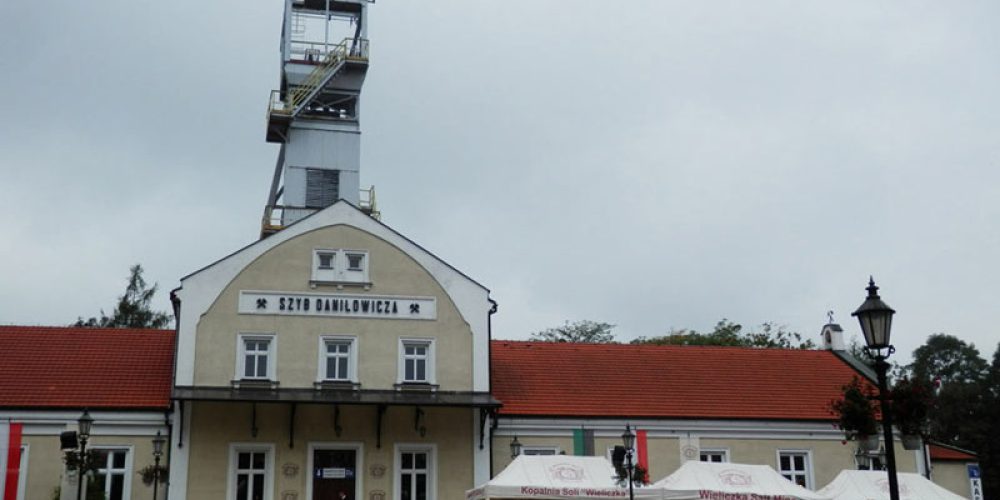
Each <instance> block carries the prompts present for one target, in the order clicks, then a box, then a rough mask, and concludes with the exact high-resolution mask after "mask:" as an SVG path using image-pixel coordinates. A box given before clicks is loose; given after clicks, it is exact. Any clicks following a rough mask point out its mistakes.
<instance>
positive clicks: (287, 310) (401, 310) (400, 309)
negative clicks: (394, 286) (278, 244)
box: [239, 290, 437, 320]
mask: <svg viewBox="0 0 1000 500" xmlns="http://www.w3.org/2000/svg"><path fill="white" fill-rule="evenodd" d="M239 312H240V314H270V315H279V316H333V317H342V318H373V319H423V320H434V319H437V299H436V298H434V297H403V296H397V295H351V294H341V293H302V292H272V291H252V290H242V291H240V301H239Z"/></svg>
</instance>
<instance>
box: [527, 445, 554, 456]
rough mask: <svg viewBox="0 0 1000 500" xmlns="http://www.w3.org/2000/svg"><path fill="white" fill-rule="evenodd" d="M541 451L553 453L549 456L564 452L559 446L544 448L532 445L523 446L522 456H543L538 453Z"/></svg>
mask: <svg viewBox="0 0 1000 500" xmlns="http://www.w3.org/2000/svg"><path fill="white" fill-rule="evenodd" d="M539 451H551V452H552V453H551V454H549V455H558V454H559V453H561V452H562V449H561V448H559V447H558V446H542V445H538V446H535V445H532V446H522V447H521V454H522V455H542V454H541V453H537V452H539ZM532 452H536V453H532Z"/></svg>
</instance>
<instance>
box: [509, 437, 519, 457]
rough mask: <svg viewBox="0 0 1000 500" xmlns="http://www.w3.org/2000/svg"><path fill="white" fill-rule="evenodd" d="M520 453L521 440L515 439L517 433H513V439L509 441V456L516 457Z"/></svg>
mask: <svg viewBox="0 0 1000 500" xmlns="http://www.w3.org/2000/svg"><path fill="white" fill-rule="evenodd" d="M520 454H521V442H520V441H518V440H517V435H516V434H515V435H514V440H513V441H511V442H510V458H512V459H513V458H517V457H518V455H520Z"/></svg>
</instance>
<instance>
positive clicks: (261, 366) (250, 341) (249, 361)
mask: <svg viewBox="0 0 1000 500" xmlns="http://www.w3.org/2000/svg"><path fill="white" fill-rule="evenodd" d="M274 349H275V341H274V335H240V336H239V360H238V363H237V365H238V366H237V373H236V378H237V379H242V380H274V379H275V376H274V373H275V372H274V368H275V367H274V365H275V361H276V356H275V353H274Z"/></svg>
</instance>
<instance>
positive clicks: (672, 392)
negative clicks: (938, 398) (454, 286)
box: [492, 327, 926, 489]
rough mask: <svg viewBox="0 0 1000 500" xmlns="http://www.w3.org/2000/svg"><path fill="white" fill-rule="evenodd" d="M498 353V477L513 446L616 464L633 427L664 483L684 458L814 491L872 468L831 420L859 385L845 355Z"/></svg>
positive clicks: (903, 460)
mask: <svg viewBox="0 0 1000 500" xmlns="http://www.w3.org/2000/svg"><path fill="white" fill-rule="evenodd" d="M827 329H829V327H828V328H827ZM492 352H493V358H492V360H493V394H494V396H495V397H496V398H497V399H499V400H500V401H501V402H502V403H503V408H502V409H501V410H500V414H499V417H498V427H497V429H496V431H495V433H494V443H493V444H494V447H493V459H494V464H495V465H496V466H498V467H499V468H500V469H502V467H503V466H504V465H505V464H506V463H508V462H509V461H510V458H511V457H510V452H509V450H510V447H509V443H510V442H511V440H513V439H514V438H515V437H516V438H517V439H518V442H519V443H521V445H522V446H523V449H524V450H525V452H527V453H546V454H555V453H564V452H565V453H568V454H587V455H595V454H596V455H607V456H610V450H611V449H612V448H613V447H614V446H615V445H620V444H621V435H622V433H623V432H624V430H625V426H626V425H630V426H631V428H632V429H634V430H635V431H636V434H637V436H638V437H637V442H638V443H639V446H638V452H639V457H638V461H639V463H641V464H643V465H644V466H645V467H646V468H647V469H648V470H649V471H650V475H651V476H652V477H653V478H657V479H658V478H660V477H663V476H665V475H667V474H669V473H670V472H672V471H674V470H676V469H677V468H678V467H680V466H681V464H682V463H683V462H685V461H687V460H704V461H713V462H739V463H750V464H764V465H770V466H772V467H774V468H775V469H776V470H778V471H779V472H781V473H782V474H784V475H785V476H786V477H788V478H789V479H791V480H793V481H795V482H797V483H799V484H801V485H803V486H805V487H807V488H814V489H815V488H820V487H822V486H824V485H825V484H827V483H828V482H829V481H831V480H833V478H834V477H835V476H836V475H837V473H838V472H840V471H841V470H842V469H856V468H858V467H859V466H863V467H868V466H870V465H871V464H870V460H869V458H868V457H867V456H861V455H858V454H857V450H856V448H855V446H854V443H853V442H845V441H844V434H843V432H842V431H840V430H839V429H837V428H836V427H835V426H834V425H833V423H832V421H833V416H832V415H831V413H830V410H829V404H830V402H831V401H832V400H834V399H836V398H838V397H839V396H840V394H841V387H842V386H843V385H845V384H847V383H849V382H850V381H851V380H852V379H853V378H854V377H856V376H859V372H858V371H857V369H856V368H855V367H854V366H852V364H850V362H849V361H848V360H847V359H846V354H845V353H842V352H837V351H833V350H790V349H748V348H742V347H699V346H650V345H630V344H611V345H608V344H560V343H538V342H514V341H494V342H493V349H492ZM896 454H897V469H898V470H899V471H905V472H920V473H925V472H926V468H925V466H924V464H925V463H926V460H925V458H924V455H923V452H922V451H906V450H903V449H902V447H901V446H900V445H899V443H898V442H897V448H896ZM498 470H499V469H498Z"/></svg>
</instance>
